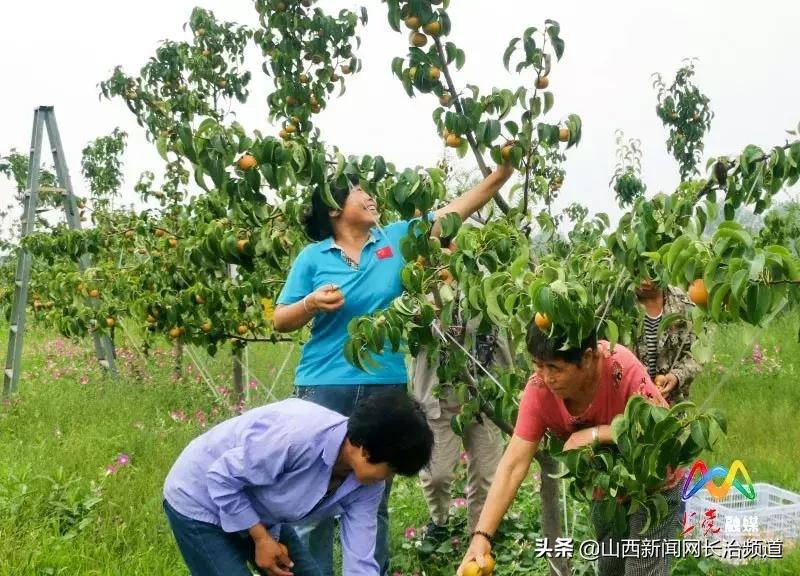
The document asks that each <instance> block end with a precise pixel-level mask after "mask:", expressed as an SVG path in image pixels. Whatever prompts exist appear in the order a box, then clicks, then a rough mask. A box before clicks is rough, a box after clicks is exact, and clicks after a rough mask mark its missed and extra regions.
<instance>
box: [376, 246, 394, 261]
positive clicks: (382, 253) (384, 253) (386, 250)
mask: <svg viewBox="0 0 800 576" xmlns="http://www.w3.org/2000/svg"><path fill="white" fill-rule="evenodd" d="M375 254H377V255H378V259H379V260H385V259H386V258H391V257H392V256H394V253H393V252H392V247H391V246H384V247H383V248H381V249H379V250H378V251H377V252H375Z"/></svg>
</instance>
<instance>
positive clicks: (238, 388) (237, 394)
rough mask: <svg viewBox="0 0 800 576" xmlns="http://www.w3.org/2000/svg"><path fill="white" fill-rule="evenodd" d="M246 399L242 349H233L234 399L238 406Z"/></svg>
mask: <svg viewBox="0 0 800 576" xmlns="http://www.w3.org/2000/svg"><path fill="white" fill-rule="evenodd" d="M243 398H244V364H243V363H242V349H241V348H239V347H238V346H234V348H233V399H234V401H235V402H236V404H237V405H238V404H239V403H240V402H241V401H242V399H243Z"/></svg>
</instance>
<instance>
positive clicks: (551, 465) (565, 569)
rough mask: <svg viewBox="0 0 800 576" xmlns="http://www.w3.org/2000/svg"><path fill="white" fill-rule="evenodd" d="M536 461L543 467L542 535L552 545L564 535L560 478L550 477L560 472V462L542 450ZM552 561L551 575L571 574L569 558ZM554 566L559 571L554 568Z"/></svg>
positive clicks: (541, 493) (563, 575) (541, 495)
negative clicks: (560, 508)
mask: <svg viewBox="0 0 800 576" xmlns="http://www.w3.org/2000/svg"><path fill="white" fill-rule="evenodd" d="M536 461H537V462H539V466H541V468H542V489H541V492H540V494H539V495H540V497H541V499H542V535H543V536H544V537H545V538H547V539H548V543H549V546H550V547H552V546H554V545H555V543H556V539H557V538H561V537H562V532H561V515H560V513H559V506H558V502H559V490H558V480H557V479H556V478H551V477H550V475H551V474H556V473H557V472H558V464H557V463H556V461H555V460H553V459H552V458H551V457H550V456H548V455H547V454H545V453H544V452H542V451H539V452H537V453H536ZM550 562H551V564H550V576H559V573H560V575H561V576H569V574H570V568H569V559H568V558H550ZM554 567H555V568H557V569H558V572H556V570H554V569H553V568H554Z"/></svg>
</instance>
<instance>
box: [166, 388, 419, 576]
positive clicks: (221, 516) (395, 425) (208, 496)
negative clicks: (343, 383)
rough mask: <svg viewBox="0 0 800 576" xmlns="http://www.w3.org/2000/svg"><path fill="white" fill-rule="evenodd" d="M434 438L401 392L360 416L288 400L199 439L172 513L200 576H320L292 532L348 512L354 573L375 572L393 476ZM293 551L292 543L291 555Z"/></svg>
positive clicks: (365, 404) (344, 524)
mask: <svg viewBox="0 0 800 576" xmlns="http://www.w3.org/2000/svg"><path fill="white" fill-rule="evenodd" d="M432 447H433V434H432V432H431V430H430V428H429V427H428V424H427V422H426V419H425V414H424V413H423V412H422V410H421V408H420V406H419V404H417V403H416V402H415V401H414V400H412V399H411V398H410V397H408V395H406V394H405V393H402V392H396V391H391V392H386V393H381V394H375V395H373V396H370V397H367V398H365V399H364V400H362V401H361V402H359V404H358V405H357V406H356V409H355V411H354V412H353V414H352V416H350V418H346V417H344V416H342V415H340V414H338V413H337V412H334V411H332V410H328V409H327V408H324V407H322V406H319V405H317V404H314V403H311V402H306V401H304V400H299V399H289V400H284V401H282V402H276V403H274V404H268V405H266V406H262V407H260V408H256V409H253V410H250V411H249V412H246V413H244V414H242V415H241V416H237V417H236V418H232V419H230V420H226V421H225V422H222V423H220V424H218V425H217V426H215V427H214V428H212V429H211V430H209V431H208V432H206V433H205V434H203V435H202V436H199V437H198V438H196V439H195V440H193V441H192V442H191V443H190V444H189V445H188V446H187V447H186V448H185V449H184V451H183V452H182V453H181V455H180V456H179V457H178V460H177V461H176V462H175V464H174V465H173V467H172V470H170V472H169V475H168V476H167V479H166V482H165V483H164V509H165V511H166V514H167V518H168V519H169V523H170V526H171V527H172V531H173V532H174V534H175V538H176V540H177V542H178V547H179V548H180V551H181V554H182V555H183V558H184V560H185V561H186V564H187V565H188V567H189V570H190V571H191V573H192V575H193V576H250V575H251V574H252V571H251V570H250V568H249V567H248V565H252V566H254V567H255V568H256V569H257V570H259V571H260V572H261V573H262V574H269V575H270V576H291V575H294V576H319V575H321V574H322V573H321V571H320V570H319V567H318V566H317V565H316V563H315V561H314V559H313V557H312V556H311V555H310V553H309V552H308V550H307V549H306V548H305V546H304V545H303V543H302V542H301V541H300V539H299V538H298V537H297V535H296V534H295V532H294V529H293V526H294V525H297V524H303V523H306V522H318V521H319V520H321V519H323V518H328V517H332V516H336V515H338V516H339V517H340V523H341V542H342V556H343V561H344V574H347V575H348V576H377V575H378V574H379V568H378V564H377V562H376V561H375V538H376V533H377V512H378V505H379V503H380V501H381V497H382V495H383V487H384V480H386V479H388V478H390V477H391V476H392V475H393V474H395V473H397V474H401V475H404V476H412V475H414V474H416V473H417V472H419V470H420V469H421V468H422V467H423V466H425V465H426V464H427V463H428V460H429V459H430V455H431V450H432ZM283 546H285V548H283Z"/></svg>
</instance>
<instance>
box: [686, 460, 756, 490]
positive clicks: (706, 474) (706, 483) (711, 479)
mask: <svg viewBox="0 0 800 576" xmlns="http://www.w3.org/2000/svg"><path fill="white" fill-rule="evenodd" d="M698 472H699V473H700V480H698V481H697V483H696V484H695V485H694V486H692V480H693V479H694V477H695V474H696V473H698ZM738 472H741V473H742V478H743V479H744V481H745V482H746V483H747V487H745V486H744V485H743V484H742V482H741V481H740V480H739V479H738V478H737V477H736V474H737V473H738ZM717 478H724V480H723V482H722V484H720V485H717V484H716V482H715V480H716V479H717ZM703 487H705V488H706V489H707V490H708V493H709V494H710V495H711V497H712V498H714V499H715V500H723V499H724V498H725V496H727V495H728V492H729V491H730V489H731V487H734V488H736V489H737V490H738V491H739V492H741V493H742V495H743V496H744V497H745V498H747V499H748V500H755V498H756V489H755V488H754V487H753V481H752V480H750V474H749V473H748V472H747V468H745V467H744V464H742V461H741V460H736V461H734V463H733V464H731V467H730V469H728V468H725V467H724V466H714V467H713V468H712V469H711V470H709V469H708V467H707V466H706V463H705V462H703V461H702V460H698V461H697V462H695V463H694V466H692V471H691V472H689V475H688V476H687V477H686V482H685V483H684V484H683V499H684V500H688V499H689V498H691V497H692V496H694V495H695V494H697V492H698V491H699V490H700V489H701V488H703Z"/></svg>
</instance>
